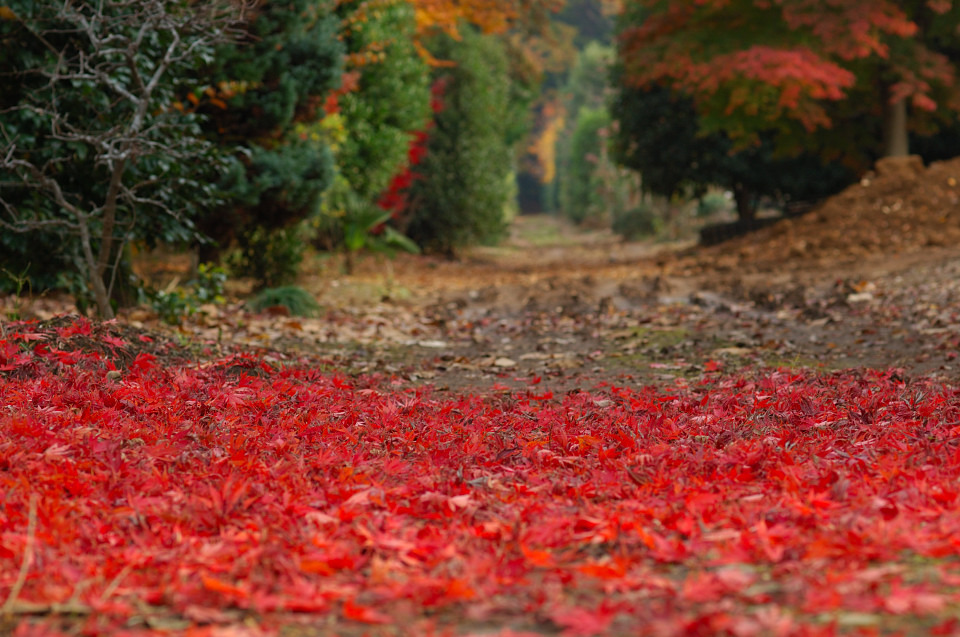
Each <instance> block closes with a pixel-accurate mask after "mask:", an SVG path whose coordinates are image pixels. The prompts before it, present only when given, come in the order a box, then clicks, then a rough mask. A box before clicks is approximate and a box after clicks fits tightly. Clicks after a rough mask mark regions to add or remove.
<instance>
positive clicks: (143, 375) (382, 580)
mask: <svg viewBox="0 0 960 637" xmlns="http://www.w3.org/2000/svg"><path fill="white" fill-rule="evenodd" d="M3 334H4V336H3V338H2V339H0V397H2V404H0V491H2V493H3V497H2V505H0V604H3V606H2V612H0V616H3V619H2V620H0V621H2V623H0V627H2V628H0V630H3V631H5V632H10V633H12V634H14V635H59V634H79V633H83V634H123V633H126V634H151V632H155V633H157V634H167V633H170V632H174V633H176V632H185V633H186V634H193V635H204V634H209V635H261V634H280V635H284V634H286V635H311V634H318V635H328V634H329V635H335V634H336V635H360V634H371V635H430V634H434V635H446V634H450V635H467V634H472V635H500V636H502V637H506V636H508V635H512V636H514V637H516V636H517V635H524V634H529V635H553V634H558V635H571V636H573V635H634V634H663V635H714V634H730V635H742V636H750V635H819V634H825V635H829V634H834V633H837V632H862V633H864V634H874V633H876V632H887V631H891V632H895V631H902V632H905V633H908V634H931V633H939V634H953V633H955V632H957V631H958V630H960V623H958V621H957V619H956V617H957V609H958V607H960V562H958V561H957V559H956V558H957V555H958V543H960V540H958V538H960V511H958V504H960V503H958V492H960V487H958V482H957V480H958V476H960V453H958V445H957V440H958V438H957V433H958V432H960V390H958V389H957V388H956V387H955V386H952V385H948V384H944V383H942V382H936V381H931V380H922V379H921V380H907V379H904V378H901V377H900V376H898V375H897V374H896V373H892V372H870V371H863V372H853V371H847V372H838V373H825V372H809V371H791V370H788V369H785V368H784V369H780V370H779V371H777V370H757V371H747V372H728V373H725V372H723V371H722V370H719V369H715V371H711V370H710V369H706V370H704V371H703V373H701V374H699V375H698V376H697V377H695V378H684V377H678V378H676V379H675V380H674V381H673V382H670V383H660V384H659V385H658V386H653V385H648V386H639V385H633V386H623V385H618V384H615V383H601V384H600V385H598V386H594V387H583V391H570V392H568V393H564V394H562V395H555V394H552V393H551V392H550V391H549V390H546V389H543V388H542V383H538V384H533V383H534V381H535V380H536V379H535V378H534V379H531V380H530V381H529V382H530V383H531V384H529V385H528V386H527V387H525V388H523V389H507V388H506V387H505V386H497V385H494V386H493V387H491V388H490V391H488V392H484V393H483V394H481V395H467V394H457V393H453V392H433V391H431V390H430V389H429V388H416V387H410V386H409V385H408V384H406V383H401V382H400V381H398V380H397V379H392V380H391V378H389V377H367V376H356V377H350V378H348V377H344V376H342V375H337V374H331V373H327V372H323V371H319V370H318V369H317V368H316V367H315V366H314V365H311V364H310V363H309V361H306V360H303V361H298V360H296V359H287V360H282V359H280V358H279V357H275V358H274V359H273V360H272V361H267V360H264V359H263V358H262V357H255V356H251V355H235V356H229V357H226V358H213V359H207V360H206V361H205V362H203V363H198V362H188V361H184V360H183V359H181V358H179V357H178V356H177V355H176V354H177V352H175V351H174V352H166V351H164V350H163V349H162V348H160V347H155V346H154V345H153V344H150V343H146V344H145V343H144V342H143V341H142V340H141V339H139V338H138V337H137V336H135V334H134V333H132V332H130V333H125V332H124V331H123V330H121V329H119V328H116V327H111V326H109V325H108V326H103V325H99V326H98V325H93V326H91V325H90V324H89V323H87V322H85V321H82V320H81V321H76V322H72V323H71V322H68V321H65V320H64V321H60V322H59V324H57V325H54V326H49V325H47V326H39V325H36V324H29V323H27V324H7V325H5V326H4V332H3ZM90 342H97V343H99V344H100V345H101V346H100V347H97V348H94V347H91V346H90ZM144 347H147V349H146V350H145V349H144ZM133 352H138V353H137V354H136V355H135V356H134V355H132V353H133ZM711 367H717V366H711Z"/></svg>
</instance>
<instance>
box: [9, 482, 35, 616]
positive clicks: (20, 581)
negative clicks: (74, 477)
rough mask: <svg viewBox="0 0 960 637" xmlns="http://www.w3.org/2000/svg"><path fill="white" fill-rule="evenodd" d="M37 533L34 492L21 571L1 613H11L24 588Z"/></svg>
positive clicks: (31, 497)
mask: <svg viewBox="0 0 960 637" xmlns="http://www.w3.org/2000/svg"><path fill="white" fill-rule="evenodd" d="M36 534H37V494H36V493H34V494H31V496H30V512H29V514H28V517H27V544H26V546H25V547H24V549H23V560H21V561H20V571H19V572H18V573H17V580H16V581H15V582H14V583H13V587H12V588H11V589H10V594H9V595H8V596H7V601H6V602H4V604H3V608H0V614H3V615H7V614H10V613H11V610H12V609H13V607H14V605H15V604H16V602H17V597H18V596H19V595H20V591H21V590H23V585H24V583H26V581H27V573H28V572H30V565H31V564H32V563H33V543H34V541H36Z"/></svg>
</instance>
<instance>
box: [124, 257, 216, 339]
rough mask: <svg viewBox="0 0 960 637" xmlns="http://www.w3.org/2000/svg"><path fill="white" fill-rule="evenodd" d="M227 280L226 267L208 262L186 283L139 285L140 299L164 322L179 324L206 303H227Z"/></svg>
mask: <svg viewBox="0 0 960 637" xmlns="http://www.w3.org/2000/svg"><path fill="white" fill-rule="evenodd" d="M226 282H227V273H226V271H225V270H224V269H223V268H221V267H219V266H214V265H211V264H208V263H201V264H200V266H199V267H198V268H197V275H196V277H195V278H194V279H192V280H191V281H189V282H188V283H187V284H186V285H185V286H183V287H177V288H171V289H166V290H153V289H150V288H148V287H145V286H141V287H140V288H139V289H138V294H139V297H140V302H141V303H142V304H144V305H149V306H150V307H151V308H152V309H153V311H154V312H156V313H157V314H158V315H159V316H160V319H161V320H162V321H163V322H164V323H169V324H171V325H178V324H179V323H180V322H181V321H183V319H184V318H185V317H187V316H191V315H193V314H195V313H196V311H197V310H198V309H200V306H201V305H204V304H206V303H223V300H224V299H223V286H224V284H225V283H226Z"/></svg>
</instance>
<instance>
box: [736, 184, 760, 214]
mask: <svg viewBox="0 0 960 637" xmlns="http://www.w3.org/2000/svg"><path fill="white" fill-rule="evenodd" d="M733 200H734V201H735V202H736V203H737V217H739V218H740V221H753V220H754V219H756V217H757V206H756V204H755V203H754V201H753V194H752V193H751V192H750V190H749V189H747V188H744V187H743V186H741V185H739V184H738V185H736V186H734V187H733Z"/></svg>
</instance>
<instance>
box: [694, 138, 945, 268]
mask: <svg viewBox="0 0 960 637" xmlns="http://www.w3.org/2000/svg"><path fill="white" fill-rule="evenodd" d="M948 246H960V158H956V159H952V160H949V161H945V162H938V163H934V164H932V165H930V166H929V167H924V165H923V162H922V161H921V160H920V158H919V157H916V156H911V157H897V158H888V159H883V160H880V161H879V162H877V165H876V168H875V170H874V172H872V173H868V174H867V175H865V176H864V177H863V178H862V179H861V181H860V183H857V184H854V185H852V186H850V187H849V188H847V189H846V190H844V191H843V192H841V193H839V194H837V195H835V196H834V197H832V198H830V199H828V200H827V201H826V202H824V203H823V204H822V205H820V206H819V207H818V208H816V209H815V210H813V211H811V212H810V213H808V214H807V215H805V216H803V217H800V218H797V219H788V220H784V221H782V222H780V223H778V224H776V225H775V226H772V227H769V228H764V229H762V230H759V231H757V232H755V233H753V234H751V235H749V236H745V237H740V238H738V239H735V240H733V241H730V242H727V243H725V244H723V245H720V246H716V247H714V248H710V249H707V250H705V251H704V252H703V253H701V259H706V260H708V261H710V260H712V261H714V263H719V264H720V265H721V268H722V266H724V265H726V266H727V267H729V268H738V269H739V268H747V269H754V268H756V269H767V268H768V267H775V266H782V265H783V264H784V262H801V261H802V262H804V263H806V264H812V265H828V264H832V263H844V262H851V261H857V260H861V259H865V258H877V257H884V256H892V255H898V254H909V253H913V252H918V251H921V250H923V249H925V248H929V247H948ZM722 269H725V268H722Z"/></svg>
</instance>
